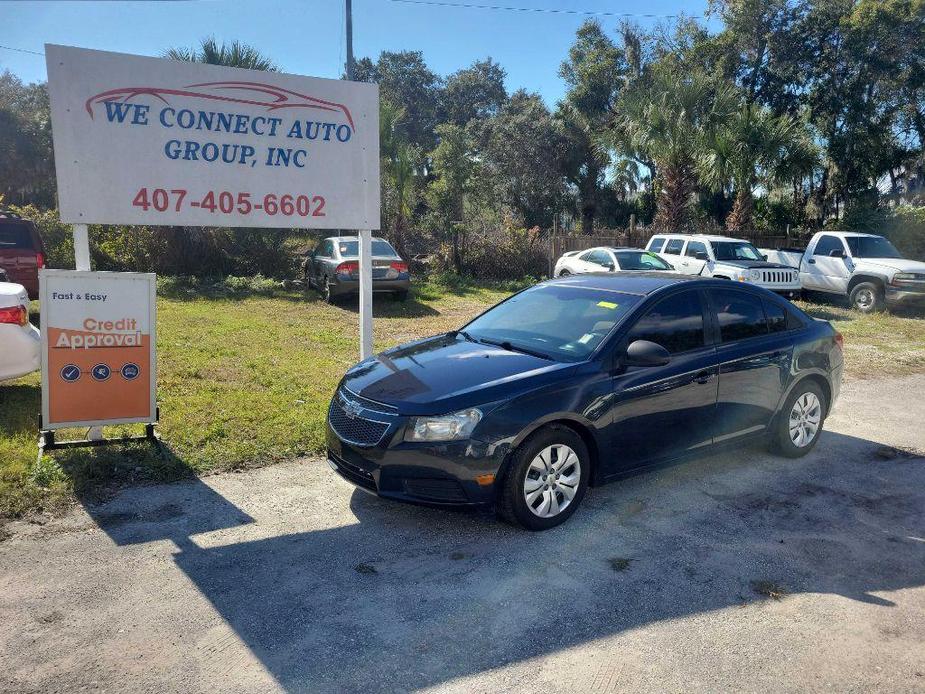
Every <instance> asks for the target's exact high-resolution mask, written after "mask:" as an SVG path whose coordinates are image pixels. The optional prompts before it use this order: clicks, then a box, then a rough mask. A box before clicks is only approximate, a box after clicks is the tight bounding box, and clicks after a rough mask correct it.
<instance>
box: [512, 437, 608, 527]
mask: <svg viewBox="0 0 925 694" xmlns="http://www.w3.org/2000/svg"><path fill="white" fill-rule="evenodd" d="M553 475H555V477H553ZM590 476H591V456H590V454H589V453H588V447H587V446H586V445H585V442H584V441H583V440H582V438H581V436H579V435H578V434H577V433H576V432H575V431H574V430H573V429H571V428H569V427H567V426H564V425H561V424H552V425H549V426H545V427H543V428H542V429H540V430H539V431H537V432H535V433H534V434H532V435H531V436H530V437H529V438H527V440H526V441H524V442H523V443H522V444H520V446H518V448H517V449H516V450H515V451H514V453H513V454H512V457H511V460H510V464H509V466H508V470H507V474H506V475H505V477H504V480H503V482H502V484H501V488H500V490H499V499H498V513H499V515H500V516H501V517H502V518H503V519H505V520H507V521H508V522H510V523H514V524H516V525H520V526H522V527H524V528H526V529H527V530H534V531H536V530H548V529H549V528H554V527H555V526H557V525H559V524H561V523H564V522H565V521H567V520H568V519H569V518H570V517H571V515H572V514H573V513H574V512H575V510H576V509H577V508H578V506H579V504H581V500H582V499H583V498H584V496H585V492H586V491H587V489H588V479H589V478H590ZM563 502H565V503H563ZM553 506H554V507H555V509H559V510H555V509H554V508H553Z"/></svg>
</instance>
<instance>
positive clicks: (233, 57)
mask: <svg viewBox="0 0 925 694" xmlns="http://www.w3.org/2000/svg"><path fill="white" fill-rule="evenodd" d="M164 57H165V58H170V59H172V60H184V61H186V62H188V63H208V64H209V65H224V66H225V67H241V68H246V69H248V70H264V71H266V72H279V68H278V67H277V66H276V64H275V63H274V62H273V61H272V60H270V59H269V58H267V57H266V56H264V55H262V54H261V53H260V51H258V50H257V49H256V48H254V47H253V46H249V45H247V44H246V43H241V42H240V41H232V42H231V43H230V44H224V43H222V44H219V43H218V42H217V41H216V40H215V37H214V36H210V37H208V38H205V39H202V41H200V42H199V48H168V49H167V50H166V51H164Z"/></svg>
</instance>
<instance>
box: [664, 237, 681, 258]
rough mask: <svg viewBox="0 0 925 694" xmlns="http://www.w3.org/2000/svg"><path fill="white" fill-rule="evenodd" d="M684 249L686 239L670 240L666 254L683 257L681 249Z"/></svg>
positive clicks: (666, 247)
mask: <svg viewBox="0 0 925 694" xmlns="http://www.w3.org/2000/svg"><path fill="white" fill-rule="evenodd" d="M683 247H684V239H670V240H669V241H668V244H667V245H666V246H665V253H671V255H681V248H683Z"/></svg>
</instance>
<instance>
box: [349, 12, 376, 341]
mask: <svg viewBox="0 0 925 694" xmlns="http://www.w3.org/2000/svg"><path fill="white" fill-rule="evenodd" d="M345 3H346V5H345V7H344V11H345V12H346V14H347V16H346V20H345V22H344V24H345V26H346V29H347V79H348V80H350V81H353V80H355V79H356V69H355V64H354V61H353V3H352V2H351V0H345ZM357 236H358V237H359V238H358V241H359V244H358V245H359V251H360V359H366V358H368V357H371V356H372V355H373V263H372V255H373V251H372V243H373V242H372V236H373V234H372V231H371V230H370V229H360V230H359V233H358V234H357Z"/></svg>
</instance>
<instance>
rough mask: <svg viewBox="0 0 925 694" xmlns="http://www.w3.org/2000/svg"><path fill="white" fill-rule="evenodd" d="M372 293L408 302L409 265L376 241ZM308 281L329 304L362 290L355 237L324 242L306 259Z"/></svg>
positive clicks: (384, 243) (390, 248)
mask: <svg viewBox="0 0 925 694" xmlns="http://www.w3.org/2000/svg"><path fill="white" fill-rule="evenodd" d="M372 252H373V257H372V261H373V291H374V292H390V293H391V294H392V295H393V296H394V297H395V298H396V299H398V300H399V301H404V300H405V299H407V298H408V291H409V290H410V289H411V274H410V273H409V272H408V263H406V262H405V261H404V260H402V258H401V256H400V255H398V252H397V251H396V250H395V249H394V248H392V245H391V244H390V243H389V242H388V241H386V240H385V239H380V238H373V240H372ZM302 270H303V273H304V275H305V281H306V282H307V283H308V286H310V287H315V288H316V289H317V290H318V291H319V292H320V293H321V296H322V297H323V298H324V299H325V301H327V302H329V303H330V302H333V301H336V300H337V299H338V298H340V297H342V296H346V295H347V294H357V293H359V290H360V250H359V241H358V240H357V237H356V236H332V237H330V238H327V239H324V240H323V241H322V242H321V243H319V244H318V246H317V248H316V249H315V250H314V251H312V252H311V253H310V254H309V255H308V256H306V258H305V262H304V263H303V265H302Z"/></svg>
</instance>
